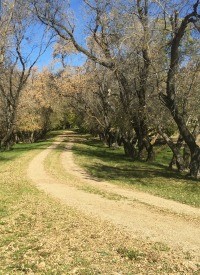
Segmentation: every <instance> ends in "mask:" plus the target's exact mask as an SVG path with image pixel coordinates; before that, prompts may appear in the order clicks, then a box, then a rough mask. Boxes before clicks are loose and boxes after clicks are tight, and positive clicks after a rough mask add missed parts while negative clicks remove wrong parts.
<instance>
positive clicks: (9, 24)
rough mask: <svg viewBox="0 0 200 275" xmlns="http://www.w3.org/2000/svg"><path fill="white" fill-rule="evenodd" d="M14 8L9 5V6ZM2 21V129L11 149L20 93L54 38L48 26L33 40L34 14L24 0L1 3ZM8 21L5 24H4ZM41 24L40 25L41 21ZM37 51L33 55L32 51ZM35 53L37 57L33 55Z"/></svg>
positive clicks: (4, 144) (3, 142) (3, 143)
mask: <svg viewBox="0 0 200 275" xmlns="http://www.w3.org/2000/svg"><path fill="white" fill-rule="evenodd" d="M8 6H10V7H11V8H10V9H8V8H7V7H8ZM2 18H3V22H2V25H3V26H4V28H5V30H6V31H4V36H3V38H4V40H3V44H2V45H1V56H3V58H1V61H2V62H1V65H0V66H1V68H0V69H1V75H0V99H1V104H2V105H3V106H2V108H3V115H4V119H3V125H4V128H3V132H2V133H1V135H2V138H1V148H2V149H9V148H10V146H12V143H13V141H14V135H13V134H14V131H15V124H16V114H17V108H18V105H19V100H20V95H21V93H22V91H23V89H24V87H25V85H26V83H27V80H28V78H29V76H30V73H31V70H32V69H33V67H34V65H35V64H36V62H37V61H38V59H39V57H40V56H41V55H42V54H43V53H44V52H45V50H46V48H47V47H48V45H49V44H50V41H51V38H49V37H48V39H46V38H47V37H45V30H44V28H43V27H41V30H42V29H43V34H42V35H41V37H40V39H39V40H40V41H38V43H37V41H33V40H32V37H33V35H34V27H33V26H34V23H35V22H34V17H33V16H32V14H31V13H29V12H28V6H27V3H26V2H25V1H22V0H16V1H13V2H11V1H8V3H7V1H5V2H3V3H2ZM5 22H6V25H4V24H5ZM38 27H39V25H38ZM33 52H34V55H33ZM33 56H34V57H33Z"/></svg>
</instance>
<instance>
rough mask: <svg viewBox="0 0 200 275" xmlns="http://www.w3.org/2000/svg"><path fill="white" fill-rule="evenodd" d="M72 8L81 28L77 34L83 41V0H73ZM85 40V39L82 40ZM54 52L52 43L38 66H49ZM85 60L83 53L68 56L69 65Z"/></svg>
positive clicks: (77, 64) (78, 63)
mask: <svg viewBox="0 0 200 275" xmlns="http://www.w3.org/2000/svg"><path fill="white" fill-rule="evenodd" d="M70 3H71V8H72V9H73V11H74V12H75V16H76V20H77V24H78V25H79V28H78V29H77V32H76V36H77V37H78V39H79V41H80V42H81V39H82V40H83V35H82V33H83V28H81V27H83V21H82V20H83V17H82V9H81V6H82V3H83V1H82V0H71V1H70ZM82 42H83V41H82ZM52 54H53V45H51V46H50V47H49V48H48V49H47V50H46V52H45V53H44V54H43V55H42V56H41V57H40V59H39V61H38V62H37V67H38V68H39V69H40V70H41V69H42V68H43V67H48V66H49V65H50V64H51V63H52V61H53V58H52ZM84 61H85V57H83V55H81V54H78V55H72V56H69V57H68V58H67V63H68V64H69V65H73V66H79V65H81V64H83V63H84Z"/></svg>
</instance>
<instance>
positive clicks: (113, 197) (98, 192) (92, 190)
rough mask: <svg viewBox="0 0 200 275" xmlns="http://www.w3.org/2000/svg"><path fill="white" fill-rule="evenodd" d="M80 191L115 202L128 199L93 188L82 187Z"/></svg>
mask: <svg viewBox="0 0 200 275" xmlns="http://www.w3.org/2000/svg"><path fill="white" fill-rule="evenodd" d="M79 189H80V190H83V191H85V192H87V193H91V194H96V195H100V196H101V197H103V198H106V199H108V200H114V201H119V200H123V199H125V198H126V197H124V196H121V195H118V194H116V193H112V192H105V191H103V190H100V189H98V188H96V187H91V186H82V187H79Z"/></svg>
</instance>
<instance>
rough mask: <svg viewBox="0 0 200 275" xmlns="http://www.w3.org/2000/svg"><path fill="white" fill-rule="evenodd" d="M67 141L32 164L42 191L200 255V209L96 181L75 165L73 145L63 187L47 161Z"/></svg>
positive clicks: (67, 154) (67, 153)
mask: <svg viewBox="0 0 200 275" xmlns="http://www.w3.org/2000/svg"><path fill="white" fill-rule="evenodd" d="M64 139H65V136H59V137H58V140H57V141H56V142H54V144H53V145H51V146H50V147H49V148H47V149H45V150H44V151H42V152H41V153H39V154H38V155H37V156H36V157H35V158H34V159H33V160H32V161H31V162H30V165H29V168H28V177H29V178H30V179H31V180H32V181H33V182H34V183H35V184H36V185H37V187H38V188H39V189H41V190H43V191H45V192H47V193H48V194H50V195H52V196H54V197H57V198H59V199H60V200H61V201H62V202H63V203H65V204H67V205H69V206H71V207H75V208H76V209H78V210H79V211H81V212H83V213H84V214H87V215H90V216H97V217H100V218H101V219H103V220H107V221H110V222H111V223H113V224H114V225H116V226H117V227H120V228H123V229H124V230H126V231H128V232H130V233H131V234H133V235H134V236H135V237H136V238H138V239H143V240H144V239H148V240H151V241H156V242H163V243H166V244H167V245H168V246H170V247H174V248H180V249H183V250H185V251H190V252H191V253H194V254H200V238H199V236H200V226H199V225H200V210H199V209H196V208H193V207H190V206H187V205H183V204H181V203H177V202H174V201H170V200H166V199H162V198H159V197H155V196H152V195H149V194H146V193H142V192H136V191H133V190H131V189H130V190H129V189H127V188H120V187H117V186H115V185H113V184H110V183H108V182H101V181H98V180H96V179H92V178H91V177H90V176H88V175H87V174H86V173H85V172H84V171H83V170H82V169H81V168H79V167H78V166H77V165H76V164H75V163H74V160H73V153H72V151H71V147H72V142H69V143H67V146H66V150H64V151H63V153H62V154H61V159H60V161H61V163H62V165H63V169H65V171H66V173H67V174H68V175H71V176H72V177H71V179H70V180H68V181H67V180H66V182H65V183H64V184H63V182H60V181H59V180H58V179H56V178H55V177H53V176H52V175H50V174H48V173H47V172H46V171H45V168H44V161H45V159H46V158H47V157H48V155H49V153H50V152H51V151H52V150H54V148H56V146H58V145H59V144H60V143H61V142H62V141H63V140H64ZM85 186H87V187H88V186H91V187H92V188H98V190H102V191H103V192H105V193H107V194H109V193H110V194H116V195H119V199H117V200H112V199H108V198H106V197H103V196H101V195H99V194H94V193H89V192H86V191H84V187H85ZM80 187H82V188H80Z"/></svg>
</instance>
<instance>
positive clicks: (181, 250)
mask: <svg viewBox="0 0 200 275" xmlns="http://www.w3.org/2000/svg"><path fill="white" fill-rule="evenodd" d="M66 138H67V140H68V142H63V141H64V140H66ZM76 138H78V136H76V135H74V134H73V135H71V133H70V132H66V133H65V134H64V135H59V136H58V138H57V139H56V141H55V142H54V143H53V144H52V145H51V146H49V147H48V148H46V149H42V150H41V152H40V153H38V154H36V153H35V154H34V157H33V155H31V156H30V157H29V158H27V159H26V157H23V158H24V160H25V161H26V162H27V163H26V166H24V167H27V175H26V176H25V175H20V177H22V176H25V178H26V180H27V178H28V179H29V180H28V182H27V183H26V185H25V186H26V189H28V188H30V189H31V188H32V187H31V185H30V183H31V182H32V184H33V186H34V185H35V186H37V188H38V189H39V190H42V191H44V193H41V192H38V193H37V192H36V190H35V189H34V188H33V190H34V191H33V190H32V189H31V190H32V193H31V194H30V192H28V193H26V196H24V197H23V198H22V199H21V201H20V204H19V203H18V204H16V206H15V207H16V208H15V207H13V208H14V211H12V214H10V217H9V219H8V218H7V216H6V215H5V217H4V218H3V220H2V222H1V227H0V229H1V233H2V235H1V236H2V237H4V239H3V241H2V242H1V245H0V248H1V249H0V255H1V256H0V259H1V260H2V261H1V262H2V264H0V271H2V273H1V274H198V272H199V255H200V239H199V235H200V227H199V218H200V210H199V209H198V208H194V207H191V206H188V205H184V204H181V203H178V202H175V201H171V200H167V199H163V198H159V197H156V196H153V195H150V194H147V193H143V192H138V191H136V190H132V189H130V188H128V187H127V186H126V187H121V186H116V185H114V184H111V183H109V182H105V181H100V180H98V179H96V178H92V177H91V176H89V175H88V174H87V173H86V172H85V171H84V170H83V169H81V168H80V167H79V166H78V165H77V164H75V162H74V156H73V152H72V150H71V149H72V145H73V142H75V141H76ZM56 148H57V149H58V148H59V154H57V152H58V150H57V149H56ZM55 156H56V158H57V161H56V162H55ZM24 160H23V161H24ZM19 165H22V164H21V163H19ZM16 166H17V164H16ZM59 169H60V170H59ZM61 170H62V173H59V171H61ZM6 172H7V171H5V173H6ZM61 174H62V176H60V175H61ZM58 175H59V176H58ZM23 188H25V187H24V186H23ZM45 194H48V196H49V197H46V195H45ZM8 227H9V230H8ZM14 236H15V237H14Z"/></svg>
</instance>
